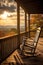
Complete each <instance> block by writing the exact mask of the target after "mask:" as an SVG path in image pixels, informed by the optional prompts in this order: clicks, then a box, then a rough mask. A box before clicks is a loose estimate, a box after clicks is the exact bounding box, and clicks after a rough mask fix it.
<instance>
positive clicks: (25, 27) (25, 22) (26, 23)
mask: <svg viewBox="0 0 43 65" xmlns="http://www.w3.org/2000/svg"><path fill="white" fill-rule="evenodd" d="M25 34H26V36H27V15H26V12H25Z"/></svg>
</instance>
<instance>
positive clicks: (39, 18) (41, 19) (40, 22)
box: [30, 14, 43, 36]
mask: <svg viewBox="0 0 43 65" xmlns="http://www.w3.org/2000/svg"><path fill="white" fill-rule="evenodd" d="M38 26H43V14H31V15H30V31H31V36H34V34H35V30H36V28H37V27H38Z"/></svg>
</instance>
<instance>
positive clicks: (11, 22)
mask: <svg viewBox="0 0 43 65" xmlns="http://www.w3.org/2000/svg"><path fill="white" fill-rule="evenodd" d="M0 7H3V9H1V10H0V32H1V33H0V36H2V37H3V36H6V35H7V36H8V35H13V34H16V33H17V3H16V2H15V1H14V0H13V1H10V0H9V1H8V0H5V1H3V2H1V3H0Z"/></svg>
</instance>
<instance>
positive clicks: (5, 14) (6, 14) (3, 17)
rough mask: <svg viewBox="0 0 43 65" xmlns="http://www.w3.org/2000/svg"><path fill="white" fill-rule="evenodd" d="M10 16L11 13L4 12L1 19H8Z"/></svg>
mask: <svg viewBox="0 0 43 65" xmlns="http://www.w3.org/2000/svg"><path fill="white" fill-rule="evenodd" d="M8 16H9V13H8V12H7V11H4V12H3V14H2V15H1V18H2V19H7V17H8Z"/></svg>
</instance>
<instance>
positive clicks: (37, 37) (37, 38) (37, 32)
mask: <svg viewBox="0 0 43 65" xmlns="http://www.w3.org/2000/svg"><path fill="white" fill-rule="evenodd" d="M40 31H41V27H38V28H37V31H36V35H35V38H34V40H33V44H34V46H37V43H38V40H39V36H40Z"/></svg>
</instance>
